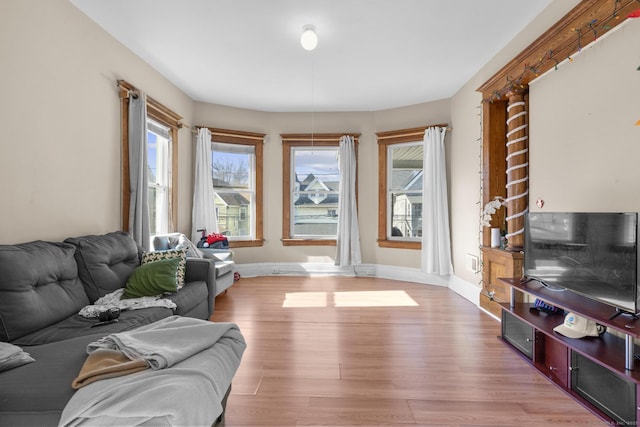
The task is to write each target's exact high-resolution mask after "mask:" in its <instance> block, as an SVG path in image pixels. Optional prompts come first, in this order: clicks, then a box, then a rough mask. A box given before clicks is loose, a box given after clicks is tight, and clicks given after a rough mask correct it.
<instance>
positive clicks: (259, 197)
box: [196, 126, 265, 248]
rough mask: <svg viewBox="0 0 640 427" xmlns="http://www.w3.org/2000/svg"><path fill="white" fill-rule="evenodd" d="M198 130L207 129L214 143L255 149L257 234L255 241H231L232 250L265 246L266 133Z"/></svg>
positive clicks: (215, 129) (217, 129)
mask: <svg viewBox="0 0 640 427" xmlns="http://www.w3.org/2000/svg"><path fill="white" fill-rule="evenodd" d="M196 128H197V129H198V128H207V129H209V131H210V132H211V141H212V142H222V143H226V144H238V145H249V146H252V147H254V150H255V152H254V153H255V156H256V165H255V169H256V170H255V177H256V182H255V192H256V196H255V197H256V198H255V205H256V206H255V210H256V214H255V222H256V224H255V226H256V229H255V231H256V234H255V236H254V238H253V239H242V240H233V239H229V247H230V248H244V247H257V246H263V245H264V219H263V215H264V213H263V212H264V211H263V200H264V199H263V182H264V179H263V170H264V160H263V159H264V154H263V153H264V137H265V134H264V133H255V132H245V131H239V130H230V129H219V128H212V127H206V126H196Z"/></svg>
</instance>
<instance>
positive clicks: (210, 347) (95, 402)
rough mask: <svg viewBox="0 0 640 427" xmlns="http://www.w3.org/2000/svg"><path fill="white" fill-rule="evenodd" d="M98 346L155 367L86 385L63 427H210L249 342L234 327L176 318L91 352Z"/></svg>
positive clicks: (122, 336)
mask: <svg viewBox="0 0 640 427" xmlns="http://www.w3.org/2000/svg"><path fill="white" fill-rule="evenodd" d="M201 342H202V343H203V344H201ZM120 346H122V347H120ZM201 347H204V348H201ZM96 348H119V349H120V350H122V351H123V352H125V354H132V355H133V354H136V355H137V356H136V357H143V358H145V359H146V360H147V361H148V362H149V363H150V364H152V365H154V366H156V369H151V370H145V371H141V372H137V373H135V374H131V375H126V376H123V377H118V378H111V379H105V380H100V381H96V382H95V383H92V384H89V385H87V386H85V387H82V388H81V389H79V390H78V391H77V392H76V393H75V394H74V395H73V397H72V398H71V400H70V401H69V402H68V403H67V406H66V407H65V409H64V411H63V412H62V416H61V418H60V424H59V425H60V426H80V425H92V426H94V425H100V426H107V425H109V426H113V425H119V426H122V425H127V426H133V425H142V424H147V425H171V426H211V425H212V424H213V423H214V421H215V420H216V419H217V418H218V416H220V414H222V409H223V408H222V405H221V402H222V399H223V397H224V394H225V393H226V391H227V389H228V388H229V386H230V385H231V380H232V379H233V376H234V375H235V373H236V370H237V369H238V366H239V365H240V360H241V358H242V354H243V353H244V349H245V348H246V343H245V341H244V337H243V336H242V334H241V333H240V330H239V329H238V327H237V326H236V325H235V324H232V323H213V322H208V321H205V320H198V319H192V318H184V317H179V316H173V317H169V318H167V319H164V320H161V321H158V322H155V323H153V324H151V325H147V326H144V327H141V328H138V329H136V330H134V331H129V332H122V333H117V334H112V335H109V336H107V337H105V338H102V339H100V340H99V341H97V342H95V343H92V344H90V346H89V347H88V348H87V351H88V352H90V351H91V349H96ZM162 367H166V369H161V368H162Z"/></svg>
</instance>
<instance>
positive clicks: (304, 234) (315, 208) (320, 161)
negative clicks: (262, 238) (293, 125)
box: [281, 134, 359, 246]
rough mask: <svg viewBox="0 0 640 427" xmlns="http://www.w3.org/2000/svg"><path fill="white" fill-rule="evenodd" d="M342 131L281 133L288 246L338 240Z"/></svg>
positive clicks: (283, 224) (285, 241) (283, 222)
mask: <svg viewBox="0 0 640 427" xmlns="http://www.w3.org/2000/svg"><path fill="white" fill-rule="evenodd" d="M342 135H343V134H314V135H313V139H312V135H310V134H308V135H306V134H305V135H303V134H295V135H281V137H282V147H283V148H282V149H283V152H282V156H283V157H282V158H283V166H284V167H283V190H282V191H283V193H282V194H283V215H282V217H283V221H282V230H283V238H282V241H283V244H284V245H285V246H287V245H335V244H336V235H337V230H338V202H339V200H340V194H339V191H338V189H339V184H340V171H339V167H338V147H339V144H340V137H341V136H342ZM353 136H354V139H355V142H356V143H357V142H358V136H359V135H353ZM356 147H357V146H356Z"/></svg>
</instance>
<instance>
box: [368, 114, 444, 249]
mask: <svg viewBox="0 0 640 427" xmlns="http://www.w3.org/2000/svg"><path fill="white" fill-rule="evenodd" d="M447 126H448V125H447V124H438V125H431V126H422V127H417V128H411V129H401V130H392V131H387V132H378V133H376V136H377V137H378V240H377V242H378V246H379V247H381V248H397V249H422V242H415V241H414V242H411V241H407V240H396V239H393V240H391V239H389V238H388V237H387V218H388V215H389V214H388V212H387V173H388V168H387V161H388V159H387V151H388V148H389V147H390V146H392V145H396V144H404V143H407V142H417V141H423V140H424V133H425V131H426V130H427V129H429V128H430V127H447ZM423 203H424V202H423Z"/></svg>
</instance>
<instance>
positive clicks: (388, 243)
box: [378, 239, 422, 249]
mask: <svg viewBox="0 0 640 427" xmlns="http://www.w3.org/2000/svg"><path fill="white" fill-rule="evenodd" d="M378 246H379V247H381V248H397V249H422V243H421V242H403V241H400V240H385V239H378Z"/></svg>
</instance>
